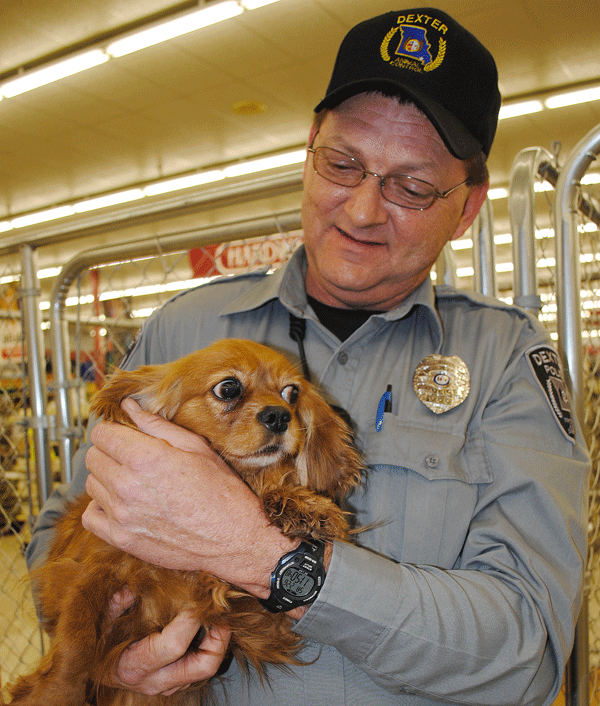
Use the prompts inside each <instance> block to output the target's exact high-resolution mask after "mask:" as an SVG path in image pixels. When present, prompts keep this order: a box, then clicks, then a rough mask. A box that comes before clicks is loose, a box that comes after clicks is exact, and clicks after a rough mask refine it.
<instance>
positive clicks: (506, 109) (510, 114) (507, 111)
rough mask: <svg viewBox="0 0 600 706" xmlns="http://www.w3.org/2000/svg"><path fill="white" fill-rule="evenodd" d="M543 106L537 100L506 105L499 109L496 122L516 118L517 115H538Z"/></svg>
mask: <svg viewBox="0 0 600 706" xmlns="http://www.w3.org/2000/svg"><path fill="white" fill-rule="evenodd" d="M543 109H544V106H543V104H542V102H541V101H539V100H527V101H520V102H519V103H508V104H506V105H503V106H502V107H501V108H500V114H499V115H498V120H504V119H505V118H516V117H517V116H518V115H529V114H530V113H539V112H540V110H543Z"/></svg>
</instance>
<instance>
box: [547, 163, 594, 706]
mask: <svg viewBox="0 0 600 706" xmlns="http://www.w3.org/2000/svg"><path fill="white" fill-rule="evenodd" d="M552 171H554V172H555V174H554V177H551V178H550V179H549V180H545V179H548V173H549V172H550V173H551V172H552ZM540 174H541V175H542V176H540V175H537V179H536V181H535V184H534V187H535V191H536V192H537V193H538V194H539V196H538V200H537V203H536V253H537V264H538V287H539V292H540V297H541V300H542V309H541V312H540V315H539V318H540V320H541V321H542V322H543V323H544V325H545V326H546V327H547V328H548V330H549V332H550V333H551V335H552V336H553V338H555V339H556V338H557V333H556V332H557V294H556V259H555V258H556V254H555V241H554V227H553V218H554V207H553V200H554V191H553V189H552V188H551V187H550V185H549V181H551V182H552V183H553V184H556V176H557V174H556V168H555V165H548V164H547V163H543V164H542V165H540ZM599 193H600V189H599V187H598V186H597V185H594V184H586V186H585V187H584V188H582V187H581V186H580V187H579V201H580V203H581V199H585V201H586V203H587V205H588V206H590V207H591V209H588V208H586V209H584V211H585V215H583V213H582V212H581V210H579V211H578V213H577V228H578V231H579V241H580V253H579V256H580V262H581V322H582V338H583V375H584V381H583V383H584V385H583V389H584V396H585V399H584V419H583V425H584V433H585V435H586V438H587V443H588V447H589V449H590V455H591V457H592V474H591V477H590V488H589V514H588V538H589V548H588V556H587V565H586V573H585V590H586V594H587V596H588V611H589V615H588V632H589V703H590V704H599V703H600V231H599V220H598V218H599V215H600V214H599V211H600V207H599V202H598V198H599ZM548 223H549V224H550V225H549V226H548V225H547V224H548ZM564 699H565V694H564V691H563V694H561V697H560V698H559V699H558V700H557V702H556V704H561V703H564Z"/></svg>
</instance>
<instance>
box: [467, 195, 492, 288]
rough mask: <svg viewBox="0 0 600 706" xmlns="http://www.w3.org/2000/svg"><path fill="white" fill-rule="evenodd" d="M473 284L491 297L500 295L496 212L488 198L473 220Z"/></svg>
mask: <svg viewBox="0 0 600 706" xmlns="http://www.w3.org/2000/svg"><path fill="white" fill-rule="evenodd" d="M471 230H472V233H473V270H474V277H473V284H474V287H475V291H476V292H481V294H486V295H488V296H490V297H496V296H498V286H497V283H496V257H495V250H494V212H493V209H492V202H491V201H490V200H489V199H488V198H486V200H485V202H484V204H483V206H482V207H481V210H480V211H479V213H478V214H477V218H475V221H474V222H473V226H472V229H471Z"/></svg>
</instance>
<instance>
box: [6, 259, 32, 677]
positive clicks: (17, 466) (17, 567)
mask: <svg viewBox="0 0 600 706" xmlns="http://www.w3.org/2000/svg"><path fill="white" fill-rule="evenodd" d="M19 288H20V276H19V273H18V272H15V271H11V269H10V268H9V267H8V266H7V265H6V264H5V265H3V266H2V267H1V268H0V644H1V656H0V664H1V665H2V678H3V680H5V679H10V678H12V677H13V676H16V675H17V674H18V673H20V672H22V671H23V669H25V668H27V667H28V666H29V665H30V664H32V663H34V662H35V661H36V660H37V659H38V657H39V654H40V650H41V649H42V639H43V638H42V635H41V632H40V630H39V627H38V621H37V617H36V615H35V610H34V608H33V602H32V600H31V592H30V590H29V586H28V583H27V581H26V576H27V571H26V567H25V561H24V558H23V552H24V549H25V546H26V544H27V542H28V539H29V532H30V517H31V514H32V510H33V507H34V505H35V503H36V502H37V500H36V497H37V488H36V484H35V473H33V472H32V463H33V462H34V459H33V458H32V454H31V448H32V447H31V443H30V435H29V431H28V425H27V420H28V417H29V416H30V411H29V404H28V401H29V390H28V387H27V383H26V382H25V376H24V370H25V365H26V351H25V347H24V342H23V325H22V318H21V311H20V304H19Z"/></svg>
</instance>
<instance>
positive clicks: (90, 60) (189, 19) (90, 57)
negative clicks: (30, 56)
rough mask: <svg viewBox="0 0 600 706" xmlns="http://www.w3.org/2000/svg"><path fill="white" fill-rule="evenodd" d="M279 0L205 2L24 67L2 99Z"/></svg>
mask: <svg viewBox="0 0 600 706" xmlns="http://www.w3.org/2000/svg"><path fill="white" fill-rule="evenodd" d="M274 2H277V0H239V2H238V0H224V1H223V2H214V3H211V4H209V5H204V6H203V7H202V8H201V9H196V10H193V11H188V12H186V13H184V14H178V15H177V16H176V17H172V18H170V19H169V18H165V19H163V20H161V21H160V22H154V23H153V24H150V25H147V26H146V27H142V28H141V29H138V30H136V31H133V32H128V33H126V34H124V35H122V36H121V37H118V38H116V39H114V41H108V43H105V46H101V45H98V46H97V47H96V48H94V49H90V50H88V51H84V52H79V53H78V54H75V55H73V56H70V57H68V58H66V59H61V60H59V61H55V62H53V63H51V64H48V65H46V66H42V67H41V68H38V69H31V70H30V71H25V70H22V71H21V72H20V73H19V74H18V75H17V76H15V77H14V78H10V79H8V80H7V81H5V82H4V83H2V84H0V99H2V98H12V97H13V96H17V95H19V94H21V93H25V92H26V91H31V90H32V89H34V88H39V87H40V86H45V85H46V84H48V83H52V82H53V81H58V80H59V79H62V78H65V77H66V76H72V75H73V74H76V73H79V72H80V71H85V70H86V69H89V68H92V67H93V66H98V65H99V64H103V63H105V62H106V61H109V59H112V58H116V57H120V56H125V55H126V54H131V53H132V52H134V51H138V50H139V49H144V48H145V47H150V46H153V45H155V44H159V43H160V42H164V41H166V40H168V39H173V38H175V37H180V36H182V35H184V34H187V33H188V32H193V31H194V30H197V29H201V28H202V27H208V26H210V25H213V24H215V23H217V22H221V21H223V20H228V19H230V18H232V17H236V16H237V15H240V14H241V13H242V12H247V11H249V10H255V9H256V8H258V7H263V6H264V5H270V4H271V3H274Z"/></svg>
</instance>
